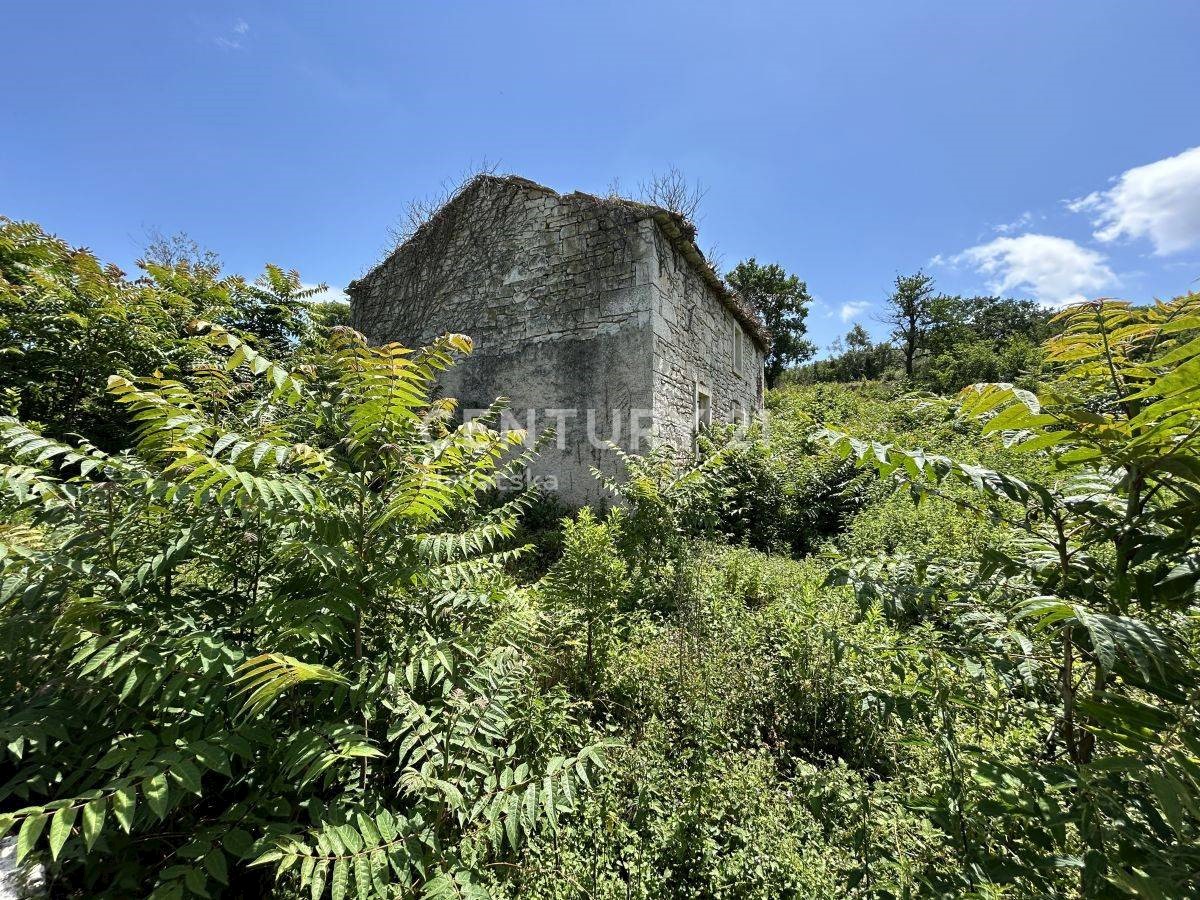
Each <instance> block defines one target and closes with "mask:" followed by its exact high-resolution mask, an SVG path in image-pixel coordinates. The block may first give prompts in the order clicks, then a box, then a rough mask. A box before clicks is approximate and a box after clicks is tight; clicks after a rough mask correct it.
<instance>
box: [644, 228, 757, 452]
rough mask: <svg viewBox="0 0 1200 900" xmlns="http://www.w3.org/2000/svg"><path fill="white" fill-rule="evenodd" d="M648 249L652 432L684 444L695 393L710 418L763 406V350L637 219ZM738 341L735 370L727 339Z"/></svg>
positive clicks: (734, 417) (734, 416)
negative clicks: (702, 394) (705, 402)
mask: <svg viewBox="0 0 1200 900" xmlns="http://www.w3.org/2000/svg"><path fill="white" fill-rule="evenodd" d="M641 229H642V232H643V235H644V240H645V241H646V242H648V243H650V244H651V245H652V246H653V248H654V253H653V254H652V255H651V256H649V257H647V258H646V259H645V260H644V261H643V263H642V266H643V270H642V272H641V273H640V274H644V277H645V279H646V283H647V284H648V285H649V286H650V289H651V298H652V299H651V326H652V331H653V333H654V360H653V365H654V377H653V392H654V418H655V425H656V429H657V433H658V434H659V436H660V437H661V438H662V439H663V440H665V441H669V442H670V443H672V444H674V445H675V446H677V447H688V446H690V445H691V443H692V440H693V438H694V434H695V424H696V394H697V390H698V389H699V390H701V391H706V392H707V393H708V394H709V396H710V398H711V409H712V421H713V422H726V423H730V422H735V423H737V424H742V421H743V418H744V417H745V416H746V415H756V414H757V413H758V412H759V411H760V410H761V409H762V406H763V355H762V351H761V350H760V349H759V348H758V346H757V345H756V344H755V343H754V342H753V341H751V340H748V339H746V336H745V330H744V329H743V327H742V325H741V324H740V323H738V322H737V321H736V320H735V319H734V317H733V314H732V313H731V312H730V311H729V309H728V308H727V307H726V306H725V305H724V304H723V303H722V302H721V301H720V300H719V299H718V298H717V296H716V295H715V294H714V293H713V290H712V288H711V287H710V286H709V285H708V283H707V282H706V281H704V279H702V278H701V277H700V276H699V275H698V274H697V272H696V270H695V268H694V267H692V266H691V265H690V264H689V263H688V262H687V261H686V260H685V259H684V258H683V257H682V255H681V254H680V253H679V252H678V251H677V250H676V249H675V247H674V245H673V244H672V243H671V242H670V241H668V240H667V239H666V237H665V236H664V235H663V234H662V232H661V231H660V229H659V228H658V226H657V225H656V224H655V223H654V222H653V221H651V220H646V221H643V222H642V223H641ZM735 340H741V341H743V356H742V365H741V369H740V371H737V370H735V368H734V341H735Z"/></svg>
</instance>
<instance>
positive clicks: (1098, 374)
mask: <svg viewBox="0 0 1200 900" xmlns="http://www.w3.org/2000/svg"><path fill="white" fill-rule="evenodd" d="M1198 313H1200V296H1198V295H1196V294H1189V295H1185V296H1183V297H1179V298H1177V299H1175V300H1173V301H1171V302H1169V303H1157V304H1155V305H1154V306H1152V307H1148V308H1137V307H1132V306H1131V305H1129V304H1127V303H1118V302H1113V301H1103V302H1097V303H1094V304H1086V305H1082V306H1079V307H1074V308H1071V309H1069V310H1067V311H1066V312H1064V313H1062V314H1061V315H1060V316H1059V317H1058V324H1060V325H1061V326H1062V329H1063V332H1062V334H1061V336H1060V337H1057V338H1055V339H1053V340H1051V341H1050V342H1049V344H1048V345H1047V357H1048V359H1049V361H1050V362H1051V363H1052V364H1055V365H1056V367H1057V372H1056V379H1055V381H1054V382H1053V383H1051V384H1050V385H1048V386H1046V387H1045V388H1044V389H1043V390H1041V391H1040V392H1039V395H1038V396H1035V395H1033V394H1031V393H1029V392H1027V391H1022V390H1019V389H1015V388H1013V387H1011V386H1009V385H981V386H977V387H974V388H970V389H968V390H967V391H965V392H964V395H963V406H962V409H963V414H964V415H966V416H971V417H976V418H982V419H983V420H984V425H983V432H984V433H995V434H998V435H1000V436H1002V437H1003V438H1004V441H1005V443H1006V444H1008V445H1009V446H1011V447H1012V448H1013V449H1014V450H1016V451H1020V452H1026V453H1048V454H1049V455H1050V457H1051V459H1052V460H1053V462H1054V464H1055V466H1056V467H1057V469H1058V470H1059V473H1060V474H1059V477H1058V478H1057V479H1056V480H1054V481H1051V482H1040V481H1035V480H1032V479H1029V478H1022V477H1019V476H1015V475H1012V474H1006V473H1003V472H1001V471H996V470H992V469H987V468H983V467H980V466H977V465H970V464H966V463H963V462H960V461H957V460H955V459H952V458H950V457H947V456H944V455H941V454H928V453H924V452H917V451H907V450H900V449H897V448H895V447H892V446H888V445H885V444H881V443H878V442H864V441H860V440H857V439H854V438H846V437H834V438H833V440H834V441H835V442H836V444H837V445H838V446H839V447H840V448H841V449H843V450H844V451H845V452H847V453H851V454H853V455H854V456H855V457H856V458H858V459H860V460H862V461H864V462H865V463H869V464H870V465H872V466H873V467H874V468H875V469H876V470H877V471H878V472H879V473H880V475H882V476H884V477H887V478H891V479H894V480H897V481H898V482H900V483H903V484H905V485H907V486H908V488H909V490H910V491H911V492H912V494H913V496H914V497H915V498H918V499H919V498H923V497H926V496H936V497H942V498H945V499H948V500H950V501H951V502H954V503H956V504H959V505H961V506H963V507H964V508H966V509H969V510H971V511H973V512H975V513H977V514H978V515H979V516H980V517H982V518H985V519H986V518H990V519H993V520H996V521H999V522H1002V523H1003V524H1004V526H1005V527H1006V528H1007V530H1008V531H1009V533H1010V535H1011V537H1010V538H1009V539H1008V540H996V541H990V542H989V545H988V546H987V547H986V549H983V550H982V552H979V553H978V554H971V555H972V556H974V559H973V560H964V561H961V562H959V563H957V564H954V565H952V566H945V565H940V564H939V561H936V560H934V559H930V558H926V559H924V560H921V561H920V563H919V565H918V566H916V567H911V568H909V569H907V570H900V571H897V570H896V567H895V566H894V560H891V561H889V562H891V563H893V565H891V566H884V567H880V566H878V565H872V564H870V563H869V562H868V563H867V564H866V565H863V564H857V565H854V566H851V567H850V568H848V569H846V570H843V571H842V572H841V573H840V574H837V575H835V576H834V581H835V582H845V583H850V584H853V585H855V586H856V588H857V590H858V592H859V595H860V598H862V600H863V602H864V603H866V604H874V603H877V602H879V600H880V598H881V597H884V596H886V595H887V594H891V593H894V592H896V591H897V589H899V592H900V593H901V595H904V594H909V595H911V594H912V593H914V591H913V588H917V589H919V590H920V591H921V592H922V593H924V594H925V598H926V602H927V603H928V604H929V606H930V607H931V608H933V609H934V610H936V613H937V614H938V615H939V616H940V617H941V618H943V619H945V620H946V621H947V628H948V631H947V634H948V636H949V635H953V636H954V637H955V640H956V641H957V642H959V643H961V644H965V645H966V646H963V647H962V648H961V649H956V651H955V652H956V653H957V654H959V655H961V657H962V658H963V659H964V660H967V661H969V662H970V664H973V665H975V666H979V667H987V668H989V669H991V670H992V671H994V673H995V677H996V678H997V679H998V680H999V682H1000V683H1001V684H1006V685H1008V686H1009V690H1012V691H1014V697H1013V701H1012V702H1013V703H1014V705H1019V707H1020V708H1021V709H1022V711H1023V715H1025V716H1027V717H1031V718H1032V719H1033V720H1035V721H1038V722H1040V723H1042V730H1043V731H1044V733H1045V735H1046V737H1045V738H1044V748H1045V749H1044V751H1043V753H1042V754H1041V755H1040V756H1037V755H1030V754H1021V755H1014V754H1013V753H1012V751H1011V750H1006V751H1004V752H993V751H990V750H989V749H988V748H978V747H977V748H974V749H973V750H971V751H970V752H967V753H964V752H963V750H965V749H966V748H963V747H956V748H955V749H954V750H953V755H954V757H955V759H956V762H955V765H956V766H961V767H962V768H963V769H964V771H966V772H967V773H968V774H969V775H970V778H971V779H972V781H973V782H974V785H975V790H976V791H979V792H980V793H979V794H977V795H976V798H975V800H974V803H973V804H971V803H966V804H965V803H964V798H963V797H950V796H948V797H946V798H944V801H943V802H946V803H947V804H950V803H953V806H948V810H949V811H950V812H953V815H951V816H949V817H948V819H947V821H949V820H951V819H956V823H955V824H954V826H953V827H955V828H956V829H958V831H959V832H960V834H961V840H962V848H961V849H962V852H963V854H964V856H965V858H966V859H967V860H968V861H969V863H970V866H969V867H968V869H967V878H968V882H969V883H971V884H974V883H975V882H977V881H978V880H980V879H988V880H991V881H994V882H1000V883H1004V882H1009V883H1013V884H1024V885H1029V886H1033V887H1034V888H1035V889H1036V890H1040V891H1047V892H1049V891H1052V890H1053V889H1054V888H1055V887H1056V886H1058V885H1059V882H1060V880H1061V877H1062V873H1063V871H1064V870H1074V871H1076V872H1077V873H1078V879H1079V891H1080V893H1081V894H1082V895H1083V896H1088V897H1094V896H1105V895H1117V894H1119V893H1121V892H1124V893H1132V894H1135V895H1139V896H1154V897H1185V896H1191V895H1193V894H1194V893H1195V891H1196V890H1197V887H1198V885H1197V875H1196V872H1197V871H1198V870H1197V866H1196V863H1197V856H1196V851H1195V849H1194V848H1195V842H1194V840H1193V838H1194V836H1195V834H1196V833H1197V829H1198V828H1200V815H1198V813H1200V765H1198V764H1197V762H1196V760H1197V757H1198V756H1200V754H1198V752H1197V751H1200V733H1198V732H1197V731H1196V728H1197V722H1196V717H1195V709H1196V700H1197V697H1198V696H1200V695H1198V693H1197V682H1196V672H1197V660H1196V659H1195V658H1194V655H1193V654H1194V647H1195V634H1194V611H1195V598H1196V585H1197V580H1198V577H1200V572H1197V570H1196V566H1195V565H1194V561H1195V556H1196V552H1197V543H1198V542H1197V527H1198V522H1200V490H1198V489H1197V484H1200V459H1198V454H1197V442H1196V438H1197V435H1198V434H1200V424H1198V423H1200V414H1198V413H1200V379H1197V378H1195V377H1193V374H1192V373H1193V370H1196V367H1197V365H1200V315H1198ZM955 483H957V484H960V485H962V486H964V487H966V488H968V489H970V490H972V491H973V492H975V493H976V494H977V495H979V496H980V497H981V498H982V501H983V502H982V503H981V502H979V501H976V500H974V499H965V498H963V497H962V496H961V495H958V496H955V495H954V494H952V493H947V491H946V488H947V486H949V485H953V484H955ZM889 569H890V571H889ZM881 575H883V577H882V578H881V577H880V576H881ZM896 576H899V577H898V578H897V577H896ZM897 582H899V583H900V584H897ZM887 606H888V607H889V608H891V609H893V610H896V609H897V608H898V606H897V604H895V603H889V604H887ZM1013 659H1017V660H1020V661H1021V664H1019V665H1018V666H1017V667H1016V668H1012V667H1011V666H1010V665H1009V662H1010V661H1011V660H1013ZM1031 689H1032V690H1031ZM1018 690H1020V693H1017V692H1018ZM947 701H948V702H949V703H951V704H953V703H966V702H968V698H966V697H963V696H961V695H950V696H949V697H948V698H947ZM1013 712H1015V709H1014V710H1013ZM1005 714H1011V713H1009V712H1008V711H1005ZM984 792H986V793H984ZM996 816H1000V817H1002V818H1003V821H1004V822H1005V823H1006V827H1007V830H1008V835H1007V841H1006V844H1005V845H1004V846H1003V847H1000V846H997V845H989V843H988V842H987V841H986V839H985V840H984V841H979V840H978V837H977V836H976V835H974V834H972V832H973V831H976V830H982V829H981V828H980V825H979V823H978V821H975V822H970V821H968V819H971V818H973V817H996ZM972 870H974V874H972Z"/></svg>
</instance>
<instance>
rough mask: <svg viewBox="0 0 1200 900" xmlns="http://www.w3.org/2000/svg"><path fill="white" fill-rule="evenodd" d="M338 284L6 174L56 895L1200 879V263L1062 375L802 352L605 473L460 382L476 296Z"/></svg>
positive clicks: (32, 602)
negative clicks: (28, 187)
mask: <svg viewBox="0 0 1200 900" xmlns="http://www.w3.org/2000/svg"><path fill="white" fill-rule="evenodd" d="M304 299H305V297H304V292H303V291H302V289H301V287H300V280H299V277H298V276H297V275H295V274H294V273H292V274H289V273H286V272H284V271H282V270H280V269H278V268H274V267H270V268H268V269H267V272H266V274H265V276H264V278H263V279H262V280H261V281H260V282H257V283H247V282H246V281H245V280H243V279H236V278H228V277H225V276H222V275H221V273H220V271H219V268H218V267H217V266H216V265H215V264H210V263H205V262H203V261H199V262H197V261H195V260H193V261H190V262H189V261H180V260H171V261H167V262H163V263H160V264H147V266H146V268H145V271H144V274H143V275H142V276H141V277H139V278H138V279H136V280H131V279H129V278H128V277H126V276H125V275H124V274H123V273H120V272H119V271H117V270H115V269H113V268H111V267H105V266H102V265H101V264H100V263H99V262H98V261H96V260H95V258H94V257H93V256H92V255H91V254H89V253H87V252H86V251H81V250H75V249H72V248H70V247H69V246H67V245H66V244H64V243H62V242H61V241H58V240H56V239H53V238H50V237H49V236H47V235H45V234H44V233H42V232H41V231H40V230H39V229H37V228H36V227H35V226H31V225H26V224H16V223H9V222H5V221H0V331H3V332H4V333H5V338H6V340H5V345H4V346H5V349H4V355H3V357H2V364H0V389H2V390H3V391H4V398H5V402H6V403H7V404H8V406H9V412H10V413H11V415H9V416H7V417H4V418H2V419H0V474H2V482H3V485H4V493H3V496H2V499H0V566H2V570H0V575H2V581H0V607H2V609H3V617H2V618H0V688H2V690H0V737H2V740H0V833H3V834H7V835H9V839H10V840H13V841H14V842H15V855H16V858H17V859H18V861H22V862H25V863H37V864H40V865H43V866H44V867H45V871H46V875H47V881H48V882H49V886H50V890H51V892H52V894H53V895H54V896H61V897H112V898H125V897H135V896H151V897H155V898H184V897H209V898H216V897H226V898H238V897H245V898H251V897H254V898H259V897H280V898H292V897H313V898H321V897H332V898H335V900H340V898H347V897H357V898H366V897H428V898H433V897H487V896H490V897H496V898H514V900H515V898H563V900H566V898H585V897H587V898H591V897H596V898H614V900H615V898H633V897H642V898H657V897H677V898H706V897H727V898H748V897H762V898H775V897H804V898H808V897H829V898H840V897H862V898H874V897H880V898H882V897H895V898H907V897H931V896H932V897H937V896H942V897H977V898H985V897H986V898H995V897H1007V896H1012V897H1064V898H1084V897H1086V898H1093V897H1123V896H1138V897H1148V898H1158V897H1167V898H1176V897H1178V898H1185V897H1193V896H1196V895H1197V893H1200V849H1198V848H1200V841H1198V839H1200V722H1198V718H1200V711H1198V710H1200V707H1198V703H1197V701H1198V700H1200V684H1198V682H1197V674H1198V673H1200V659H1198V658H1197V653H1198V651H1200V646H1198V644H1200V635H1198V628H1197V626H1198V624H1200V622H1198V619H1197V582H1198V580H1200V548H1198V543H1200V542H1198V539H1197V524H1198V519H1200V459H1198V453H1197V447H1198V442H1197V438H1198V436H1200V295H1197V294H1188V295H1184V296H1181V297H1178V298H1176V299H1174V300H1172V301H1169V302H1164V303H1158V304H1155V305H1153V306H1149V307H1134V306H1131V305H1129V304H1126V303H1120V302H1115V301H1105V302H1103V303H1094V304H1085V305H1081V306H1078V307H1074V308H1072V309H1070V310H1067V311H1066V312H1064V313H1062V314H1060V315H1059V316H1058V317H1057V318H1056V320H1055V321H1054V322H1053V323H1052V325H1053V328H1052V333H1053V335H1054V336H1053V337H1051V338H1049V340H1048V341H1047V342H1046V344H1045V345H1044V347H1042V348H1041V349H1040V350H1039V351H1038V353H1037V357H1038V359H1039V360H1040V361H1041V362H1040V364H1041V366H1042V367H1043V371H1042V373H1041V375H1040V377H1039V378H1038V379H1037V381H1036V383H1031V384H1029V385H1027V386H1028V387H1030V388H1032V389H1031V390H1026V389H1023V388H1013V387H1011V386H1009V385H995V384H993V385H980V386H974V387H969V388H967V389H966V390H964V391H962V392H961V393H956V394H954V395H953V396H949V397H944V396H937V395H933V394H929V393H924V392H922V393H909V389H910V385H909V384H907V383H906V382H904V381H900V382H898V383H888V384H880V383H877V382H868V383H862V384H859V385H855V386H849V385H841V384H813V385H797V384H792V385H790V386H785V387H782V388H780V389H777V390H775V391H773V392H772V393H771V394H770V395H769V397H768V407H769V411H770V416H769V427H766V428H755V429H753V430H752V431H751V433H749V434H739V433H734V432H732V431H727V430H725V429H722V428H721V427H716V428H714V429H712V430H711V431H710V432H709V433H708V434H707V435H705V436H704V438H703V439H702V441H701V448H700V454H699V459H697V460H690V461H688V462H687V463H686V464H685V463H682V462H680V461H679V460H677V459H676V458H674V457H673V456H672V455H670V454H668V453H666V452H662V453H653V454H649V455H647V456H644V457H640V458H628V459H627V460H626V467H627V470H628V473H627V476H628V477H627V478H625V479H623V480H621V481H619V482H617V483H613V484H611V485H610V488H611V490H612V493H613V498H614V502H613V503H612V504H611V506H609V507H607V508H605V509H598V510H582V511H579V512H578V513H572V514H568V515H564V514H563V511H561V510H556V509H555V508H554V507H553V504H552V503H551V502H550V501H548V500H547V499H546V498H539V497H536V496H534V495H531V494H515V495H514V494H499V493H497V491H496V490H494V486H495V483H496V479H497V478H498V476H500V475H501V474H503V473H505V472H508V471H510V470H513V469H516V468H519V467H520V466H521V465H523V463H524V462H525V461H526V456H525V453H526V451H525V449H524V447H523V445H522V442H523V438H524V435H522V434H519V433H511V432H509V433H503V432H500V431H498V430H497V422H498V418H499V416H498V411H497V415H496V416H493V417H491V418H488V417H485V418H484V419H481V420H475V421H472V422H471V423H468V424H461V423H459V422H458V421H457V419H456V418H455V415H454V407H453V404H452V403H451V402H449V401H446V400H444V399H439V398H437V397H436V396H434V394H433V386H434V383H435V379H436V377H437V375H438V373H439V372H441V371H443V370H444V369H446V368H447V367H449V366H452V365H454V363H455V360H456V359H457V358H458V357H459V356H461V355H462V354H465V353H469V352H470V350H471V346H470V341H469V340H468V339H466V338H465V337H463V336H460V335H447V336H445V337H444V338H442V339H440V340H438V341H437V342H435V343H434V344H433V345H431V346H429V347H424V348H415V349H406V348H402V347H398V346H395V345H389V346H385V347H371V346H368V345H367V344H366V343H365V341H364V340H363V339H362V337H361V336H359V335H357V334H355V333H354V332H352V331H350V330H349V329H345V328H339V327H330V325H331V324H332V323H333V322H336V321H337V320H336V314H337V313H336V310H324V309H321V308H316V309H313V308H310V307H307V306H305V305H304V303H303V302H302V301H303V300H304ZM971 340H972V341H974V340H976V338H975V337H972V338H971ZM945 352H946V353H949V354H951V355H952V354H953V352H954V351H953V348H952V346H951V347H950V348H949V349H946V350H945ZM783 380H784V381H785V382H786V381H787V379H786V377H785V378H784V379H783Z"/></svg>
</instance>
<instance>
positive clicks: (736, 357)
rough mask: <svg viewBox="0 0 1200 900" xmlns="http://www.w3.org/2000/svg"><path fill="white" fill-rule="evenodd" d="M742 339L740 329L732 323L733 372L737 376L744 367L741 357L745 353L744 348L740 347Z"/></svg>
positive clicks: (735, 323)
mask: <svg viewBox="0 0 1200 900" xmlns="http://www.w3.org/2000/svg"><path fill="white" fill-rule="evenodd" d="M742 338H743V335H742V329H740V328H738V324H737V322H736V321H734V323H733V371H734V372H736V373H737V374H738V375H741V374H742V370H743V366H744V360H743V356H744V353H745V348H744V347H743V346H742V344H743V340H742Z"/></svg>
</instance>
